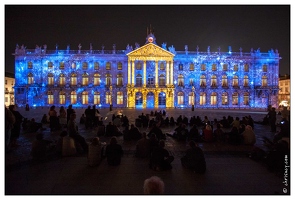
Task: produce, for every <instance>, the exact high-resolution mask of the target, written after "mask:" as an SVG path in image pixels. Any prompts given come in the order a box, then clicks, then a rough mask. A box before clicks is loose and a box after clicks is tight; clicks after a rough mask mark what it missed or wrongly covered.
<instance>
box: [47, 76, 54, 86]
mask: <svg viewBox="0 0 295 200" xmlns="http://www.w3.org/2000/svg"><path fill="white" fill-rule="evenodd" d="M47 79H48V85H53V84H54V79H53V74H52V73H49V74H48V76H47Z"/></svg>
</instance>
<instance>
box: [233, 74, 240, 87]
mask: <svg viewBox="0 0 295 200" xmlns="http://www.w3.org/2000/svg"><path fill="white" fill-rule="evenodd" d="M238 86H239V78H238V76H234V77H233V87H238Z"/></svg>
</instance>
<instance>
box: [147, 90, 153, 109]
mask: <svg viewBox="0 0 295 200" xmlns="http://www.w3.org/2000/svg"><path fill="white" fill-rule="evenodd" d="M146 107H147V108H154V107H155V95H154V93H152V92H149V93H148V94H147V98H146Z"/></svg>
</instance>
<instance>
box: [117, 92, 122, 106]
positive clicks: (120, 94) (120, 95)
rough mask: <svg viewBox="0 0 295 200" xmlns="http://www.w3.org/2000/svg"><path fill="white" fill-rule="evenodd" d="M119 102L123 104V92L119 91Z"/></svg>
mask: <svg viewBox="0 0 295 200" xmlns="http://www.w3.org/2000/svg"><path fill="white" fill-rule="evenodd" d="M117 104H118V105H122V104H123V92H117Z"/></svg>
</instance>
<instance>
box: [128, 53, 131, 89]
mask: <svg viewBox="0 0 295 200" xmlns="http://www.w3.org/2000/svg"><path fill="white" fill-rule="evenodd" d="M127 73H128V85H130V84H131V66H130V60H129V58H128V71H127Z"/></svg>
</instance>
